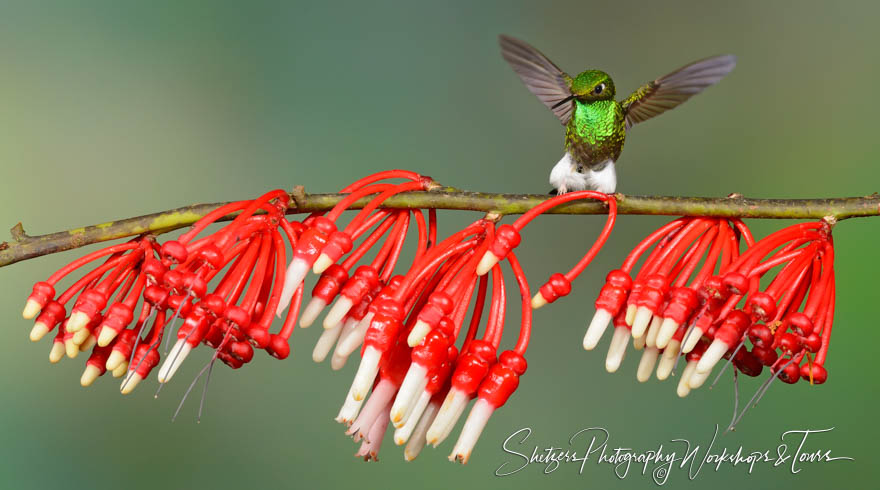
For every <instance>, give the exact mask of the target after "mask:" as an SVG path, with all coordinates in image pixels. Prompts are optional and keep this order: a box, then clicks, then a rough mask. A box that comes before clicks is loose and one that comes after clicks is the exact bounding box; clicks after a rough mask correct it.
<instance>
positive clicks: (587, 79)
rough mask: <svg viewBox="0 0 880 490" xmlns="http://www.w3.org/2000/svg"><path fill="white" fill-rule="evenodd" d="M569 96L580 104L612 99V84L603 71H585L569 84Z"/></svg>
mask: <svg viewBox="0 0 880 490" xmlns="http://www.w3.org/2000/svg"><path fill="white" fill-rule="evenodd" d="M571 94H572V95H573V96H574V97H575V98H576V99H578V100H579V101H581V102H594V101H597V100H609V99H613V98H614V82H613V81H612V80H611V77H610V76H608V74H607V73H605V72H604V71H599V70H587V71H585V72H582V73H581V74H580V75H578V76H577V77H576V78H575V79H574V80H572V82H571Z"/></svg>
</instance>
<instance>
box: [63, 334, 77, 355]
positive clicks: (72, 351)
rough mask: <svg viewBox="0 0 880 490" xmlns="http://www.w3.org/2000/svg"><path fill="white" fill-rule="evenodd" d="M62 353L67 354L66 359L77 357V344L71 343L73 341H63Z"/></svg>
mask: <svg viewBox="0 0 880 490" xmlns="http://www.w3.org/2000/svg"><path fill="white" fill-rule="evenodd" d="M64 352H65V353H66V354H67V357H69V358H71V359H73V358H75V357H76V356H78V355H79V344H77V343H76V342H74V341H73V339H67V340H65V341H64Z"/></svg>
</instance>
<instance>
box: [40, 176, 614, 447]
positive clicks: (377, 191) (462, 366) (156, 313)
mask: <svg viewBox="0 0 880 490" xmlns="http://www.w3.org/2000/svg"><path fill="white" fill-rule="evenodd" d="M392 179H393V180H401V179H402V180H403V182H402V183H389V180H392ZM437 187H438V186H437V184H435V183H434V182H433V181H432V180H431V179H430V178H427V177H423V176H420V175H418V174H415V173H412V172H406V171H400V170H395V171H388V172H381V173H378V174H375V175H372V176H369V177H366V178H364V179H361V180H359V181H357V182H355V183H353V184H351V185H350V186H348V187H346V188H344V189H343V190H342V191H341V192H342V193H344V194H346V197H345V198H343V199H342V200H341V201H340V202H339V203H338V204H337V205H336V206H335V207H334V208H333V209H331V210H330V211H329V212H327V213H326V214H325V213H313V214H311V215H309V216H308V217H306V218H305V219H303V220H302V221H290V220H288V219H287V218H286V217H285V212H286V210H287V207H288V200H289V196H288V194H287V193H285V192H284V191H281V190H276V191H272V192H269V193H267V194H265V195H263V196H261V197H259V198H257V199H255V200H252V201H239V202H233V203H230V204H227V205H225V206H222V207H220V208H218V209H216V210H215V211H213V212H211V213H210V214H208V215H206V216H204V217H203V218H202V219H200V220H199V221H197V222H196V223H195V224H194V225H193V226H192V228H191V229H190V230H188V231H187V232H186V233H184V234H183V235H181V236H180V237H179V238H178V239H176V240H170V241H166V242H164V243H162V244H160V243H158V242H157V240H156V239H155V237H153V236H150V235H146V236H142V237H138V238H137V239H135V240H132V241H130V242H128V243H124V244H119V245H114V246H111V247H107V248H105V249H103V250H99V251H97V252H93V253H91V254H88V255H86V256H85V257H82V258H79V259H77V260H75V261H73V262H72V263H71V264H69V265H67V266H65V267H63V268H62V269H60V270H59V271H57V272H56V273H55V274H53V275H52V276H50V277H49V278H48V279H47V280H46V281H41V282H38V283H37V284H36V285H35V286H34V288H33V292H32V294H31V295H30V296H29V297H28V299H27V303H26V305H25V309H24V313H23V316H24V317H25V318H26V319H33V318H36V322H35V324H34V327H33V329H32V332H31V339H32V340H34V341H37V340H39V339H40V338H42V337H43V336H45V335H46V334H47V333H48V332H50V331H52V330H54V329H55V328H58V333H57V335H56V337H55V343H54V344H53V347H52V350H51V353H50V360H51V361H52V362H57V361H59V360H60V359H61V358H62V357H63V355H64V353H65V352H66V353H67V355H68V356H69V357H76V356H77V354H78V353H79V352H80V351H88V350H89V349H91V355H90V356H89V359H88V361H87V362H86V369H85V372H84V373H83V375H82V378H81V383H82V385H83V386H88V385H90V384H92V383H93V382H94V381H95V380H96V379H97V378H98V377H100V376H102V375H103V374H105V373H106V372H107V371H110V372H111V373H112V374H113V375H114V376H115V377H124V379H123V381H122V385H121V391H122V393H123V394H127V393H130V392H131V391H132V390H133V389H134V388H135V387H137V386H138V385H139V383H141V382H142V381H143V380H144V379H145V378H146V377H147V376H148V375H149V374H150V372H151V371H152V370H153V369H155V368H157V367H158V375H157V378H158V381H159V383H160V389H161V386H162V385H164V383H167V382H168V381H169V380H170V379H171V378H172V377H173V376H174V374H175V373H176V372H177V370H178V368H179V367H180V366H181V364H182V363H183V361H184V360H185V359H187V357H188V356H189V355H190V353H191V352H192V350H193V349H195V348H196V347H198V346H199V345H202V344H204V345H207V346H209V347H211V348H212V349H213V354H212V356H211V360H210V362H209V363H208V365H206V366H205V368H204V369H202V372H201V373H200V374H199V377H201V376H202V374H204V373H205V372H206V370H207V372H208V374H209V376H210V372H211V371H210V370H209V369H210V368H211V367H213V364H214V362H215V361H216V360H217V359H220V360H221V361H222V362H224V363H225V364H227V365H229V366H230V367H232V368H234V369H236V368H239V367H241V366H242V365H244V364H246V363H248V362H250V361H251V360H252V359H253V357H254V351H255V349H263V350H265V351H266V352H267V353H268V354H270V355H272V356H274V357H276V358H278V359H284V358H286V357H287V356H288V355H289V354H290V346H289V344H288V340H289V337H290V335H291V333H292V331H293V329H294V325H295V323H296V321H297V319H299V323H300V325H301V327H308V326H310V325H312V324H313V323H315V321H316V320H318V317H319V316H320V315H321V313H322V311H323V310H325V309H326V308H328V307H329V310H328V311H327V313H326V315H325V316H324V318H323V321H322V324H323V327H324V328H323V330H322V332H321V335H320V337H319V338H318V341H317V343H316V345H315V348H314V350H313V352H312V357H313V359H314V360H315V361H316V362H322V361H323V360H325V359H326V358H327V357H328V356H330V359H331V360H330V364H331V367H332V368H333V369H334V370H337V369H340V368H342V367H343V365H344V364H345V363H346V361H347V359H348V358H349V357H350V356H351V354H353V353H354V352H355V351H357V350H359V349H360V355H361V359H360V364H359V366H358V370H357V373H356V375H355V378H354V380H353V382H352V384H351V388H350V389H349V391H348V393H347V395H346V397H345V401H344V403H343V406H342V409H341V410H340V412H339V415H338V417H337V420H338V421H339V422H342V423H344V424H346V426H347V431H346V433H347V434H348V435H350V436H352V437H353V438H354V439H355V440H356V441H362V443H361V447H360V449H359V451H358V452H357V455H358V456H360V457H363V458H364V459H367V460H370V459H376V457H377V454H378V451H379V448H380V445H381V443H382V439H383V438H384V434H385V432H386V429H387V426H388V424H389V423H391V424H393V426H394V441H395V443H396V444H398V445H404V444H406V448H405V452H404V453H405V457H406V459H408V460H411V459H413V458H415V457H416V456H417V455H418V454H419V452H420V451H421V450H422V448H423V447H424V446H425V445H426V444H431V445H433V446H437V445H439V444H440V443H442V442H443V441H444V440H445V439H446V438H447V437H448V436H449V434H450V433H451V431H452V429H453V428H454V426H455V425H456V423H457V421H458V419H459V418H461V416H462V415H463V414H464V411H465V409H466V407H467V405H468V403H469V402H470V401H471V400H473V399H476V402H475V403H474V406H473V408H472V409H471V411H470V413H469V415H468V416H467V420H466V421H465V423H464V427H463V429H462V432H461V435H460V437H459V439H458V441H457V443H456V444H455V447H454V448H453V451H452V455H451V456H450V459H451V460H457V461H461V462H466V461H467V460H468V458H469V456H470V453H471V451H472V449H473V447H474V445H475V444H476V442H477V439H478V438H479V435H480V433H481V432H482V430H483V427H484V426H485V425H486V423H487V422H488V420H489V418H490V416H491V415H492V413H493V412H494V411H495V410H496V409H498V408H499V407H500V406H502V405H503V404H504V403H505V402H506V401H507V399H508V398H509V397H510V396H511V395H512V394H513V392H514V391H515V390H516V388H517V386H518V384H519V378H520V376H522V375H523V374H524V373H525V371H526V367H527V363H526V360H525V357H524V355H525V352H526V348H527V346H528V343H529V337H530V333H531V318H532V315H531V311H532V308H533V307H534V308H537V307H540V306H542V305H544V304H547V303H549V302H553V301H554V300H555V299H557V298H559V297H561V296H564V295H566V294H568V292H569V291H570V290H571V281H572V280H573V279H574V278H575V277H577V275H578V274H580V273H581V272H582V271H583V270H584V269H585V268H586V267H587V265H588V264H589V262H590V261H591V260H592V259H593V257H595V255H596V254H597V253H598V251H599V250H600V249H601V247H602V245H603V244H604V243H605V241H606V240H607V238H608V235H609V234H610V233H611V230H612V228H613V226H614V222H615V218H616V202H615V200H614V198H613V197H611V196H607V195H605V194H600V193H596V192H591V191H582V192H577V193H571V194H567V195H564V196H559V197H557V198H554V199H551V200H548V201H546V202H545V203H543V204H541V205H540V206H538V207H536V208H535V209H533V210H531V211H529V213H527V214H525V215H523V216H521V217H520V218H519V219H517V220H516V221H515V222H514V223H513V224H509V225H501V226H498V227H497V228H496V222H497V221H498V218H500V217H499V216H487V217H486V218H484V219H480V220H477V221H476V222H474V223H472V224H470V225H469V226H467V227H465V228H464V229H462V230H460V231H458V232H456V233H453V234H452V235H450V236H449V237H447V238H446V239H444V240H442V241H438V239H437V216H436V212H435V211H434V210H428V211H427V212H423V211H421V210H409V209H399V210H395V209H387V208H383V207H382V205H383V203H384V202H385V201H386V200H387V199H388V198H390V197H391V196H394V195H395V194H399V193H403V192H408V191H416V190H434V189H435V188H437ZM576 199H594V200H599V201H602V202H605V203H606V204H607V206H608V209H609V214H608V220H607V222H606V225H605V228H604V229H603V231H602V233H601V234H600V236H599V238H598V240H597V241H596V243H595V244H594V245H593V246H592V247H591V248H590V250H589V251H588V252H587V254H586V255H585V256H584V258H583V259H581V261H579V262H578V263H577V264H576V265H575V267H573V268H572V270H571V271H569V272H568V273H566V274H553V275H552V276H551V277H550V280H549V281H548V282H547V283H546V284H545V285H544V286H543V287H541V288H540V291H539V292H538V293H537V294H536V295H535V296H534V298H532V297H531V292H530V288H529V284H528V281H527V280H526V277H525V274H524V272H523V270H522V267H521V266H520V263H519V262H518V260H517V258H516V255H515V254H514V253H513V252H512V250H513V249H514V248H515V247H516V246H517V245H519V243H520V241H521V239H520V230H522V228H523V227H524V226H525V225H526V224H528V223H529V222H530V221H531V220H533V219H534V218H535V217H536V216H537V215H539V214H541V213H543V212H545V211H546V210H548V209H550V208H552V207H554V206H557V205H559V204H563V203H566V202H569V201H573V200H576ZM352 207H360V211H358V212H357V213H356V214H355V215H354V216H353V218H352V219H351V220H350V221H348V223H347V224H346V225H345V226H337V222H338V221H339V218H340V217H341V216H342V215H343V213H344V212H345V211H347V210H348V209H350V208H352ZM426 215H427V218H426ZM228 216H234V219H232V221H231V222H230V223H228V224H226V225H225V226H222V227H220V228H219V229H217V230H216V231H214V232H213V233H207V230H208V227H209V226H211V225H214V224H216V223H217V222H218V221H220V220H221V219H226V217H228ZM412 224H414V225H415V226H414V228H415V229H416V236H417V240H416V243H415V252H414V258H413V261H412V263H411V264H410V265H409V267H408V268H401V267H399V264H398V263H399V260H400V257H401V253H402V251H403V249H404V245H405V242H406V239H407V236H408V235H409V231H410V228H411V225H412ZM288 247H290V250H292V257H291V259H290V260H289V261H288V259H287V250H288ZM371 252H373V253H371ZM368 253H371V256H372V259H371V260H369V261H365V260H364V257H366V256H367V254H368ZM95 263H100V265H98V266H97V267H94V266H93V265H92V264H95ZM504 263H507V264H508V265H509V267H510V269H511V270H512V273H513V274H512V275H513V277H514V279H515V281H516V288H517V289H518V291H519V293H520V296H521V303H522V304H521V310H522V314H521V317H520V320H519V324H520V325H519V337H518V340H517V341H516V344H515V346H514V347H513V348H512V349H510V350H506V351H503V352H500V353H499V352H498V350H499V346H500V344H501V340H502V336H503V333H504V327H505V323H506V316H507V288H508V287H509V286H508V285H506V284H505V279H504V276H503V273H502V265H503V264H504ZM86 266H91V267H93V268H92V270H90V271H88V272H86V273H85V274H83V275H82V277H81V278H80V279H79V280H77V281H76V282H74V284H73V285H72V286H70V287H69V288H68V289H67V290H65V291H64V292H63V293H62V294H61V295H60V296H58V297H57V298H56V293H55V287H56V285H57V284H58V283H59V281H61V280H62V279H64V278H66V277H67V276H69V275H71V274H72V273H74V272H75V271H77V270H79V269H86V268H87V267H86ZM310 269H311V270H312V271H314V273H315V274H317V275H318V276H319V277H318V279H317V281H316V283H315V285H314V288H313V289H312V295H311V299H310V300H309V302H308V303H307V305H306V306H305V308H304V309H302V315H301V316H300V315H299V313H300V307H301V301H302V298H303V288H304V279H305V277H306V275H307V274H308V271H309V270H310ZM397 269H401V270H402V271H404V272H402V273H395V270H397ZM490 291H491V292H490ZM74 298H75V299H74ZM487 298H489V301H488V305H487V304H486V303H487ZM71 302H72V303H73V306H72V308H71V309H70V314H69V316H68V314H67V310H66V308H67V307H68V304H69V303H71ZM472 304H473V306H471V305H472ZM138 305H140V311H139V312H138V313H137V314H135V313H136V310H137V308H138ZM331 305H332V306H331ZM285 310H287V312H286V314H285V313H284V312H285ZM484 312H486V314H485V315H484ZM468 314H470V317H469V319H468ZM276 315H277V316H278V317H283V318H284V320H283V324H282V326H281V328H280V330H279V331H278V332H277V333H272V332H270V327H271V325H272V322H273V319H274V317H275V316H276ZM298 317H299V318H298ZM484 317H485V318H484ZM178 323H180V327H179V328H177V324H178ZM172 338H175V339H176V341H175V342H174V343H173V346H172V342H171V340H172ZM163 343H164V344H165V347H164V352H163V353H162V354H161V355H160V351H161V350H162V344H163ZM331 353H332V355H331ZM163 359H164V360H163ZM160 361H162V362H161V364H160ZM199 377H197V378H196V380H198V379H199ZM195 382H196V381H193V385H194V384H195ZM193 385H190V389H192V386H193ZM187 393H189V391H187ZM182 403H183V402H181V404H182ZM178 410H179V409H178Z"/></svg>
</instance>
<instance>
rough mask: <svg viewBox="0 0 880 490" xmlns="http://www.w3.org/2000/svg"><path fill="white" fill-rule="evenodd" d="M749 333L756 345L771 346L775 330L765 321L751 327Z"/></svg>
mask: <svg viewBox="0 0 880 490" xmlns="http://www.w3.org/2000/svg"><path fill="white" fill-rule="evenodd" d="M748 335H749V340H751V341H752V345H754V346H755V347H769V346H770V345H772V344H773V332H772V331H771V330H770V327H768V326H767V325H764V324H763V323H755V324H753V325H752V326H751V327H749V332H748Z"/></svg>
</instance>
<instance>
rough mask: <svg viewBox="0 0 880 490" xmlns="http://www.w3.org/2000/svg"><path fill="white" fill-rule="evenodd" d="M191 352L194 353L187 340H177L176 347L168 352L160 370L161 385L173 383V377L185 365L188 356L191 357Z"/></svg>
mask: <svg viewBox="0 0 880 490" xmlns="http://www.w3.org/2000/svg"><path fill="white" fill-rule="evenodd" d="M190 351H192V347H191V346H190V345H189V344H187V343H186V340H184V339H178V340H177V342H176V343H175V344H174V347H172V348H171V351H170V352H168V356H167V357H166V358H165V362H163V363H162V366H161V367H160V368H159V375H158V378H159V382H160V383H167V382H168V381H171V377H172V376H174V373H176V372H177V368H179V367H180V365H181V364H183V361H184V360H185V359H186V356H188V355H189V353H190Z"/></svg>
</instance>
